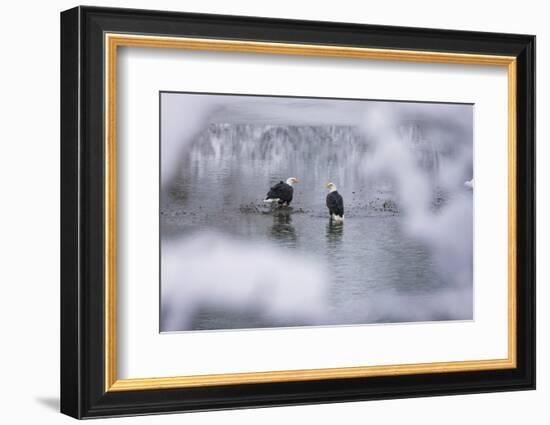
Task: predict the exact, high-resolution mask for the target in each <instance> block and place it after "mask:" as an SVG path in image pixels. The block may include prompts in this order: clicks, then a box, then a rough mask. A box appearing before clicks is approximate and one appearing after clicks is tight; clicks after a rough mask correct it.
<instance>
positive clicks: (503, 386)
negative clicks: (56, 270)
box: [61, 7, 535, 418]
mask: <svg viewBox="0 0 550 425" xmlns="http://www.w3.org/2000/svg"><path fill="white" fill-rule="evenodd" d="M534 70H535V37H534V36H531V35H518V34H495V33H479V32H465V31H450V30H435V29H419V28H403V27H391V26H370V25H357V24H344V23H330V22H313V21H295V20H281V19H265V18H252V17H239V16H221V15H202V14H187V13H175V12H161V11H144V10H130V9H109V8H95V7H77V8H74V9H71V10H68V11H65V12H63V13H62V14H61V116H62V122H61V164H62V169H61V193H62V205H61V211H62V217H61V221H62V230H61V249H62V252H61V254H62V273H61V274H62V276H61V411H62V412H63V413H65V414H68V415H70V416H73V417H76V418H91V417H104V416H121V415H137V414H148V413H163V412H178V411H179V412H187V411H198V410H214V409H231V408H242V407H259V406H275V405H294V404H308V403H328V402H339V401H353V400H370V399H384V398H399V397H416V396H433V395H450V394H464V393H479V392H489V391H511V390H525V389H534V388H535V134H534V129H535V126H534V122H535V75H534V74H535V71H534Z"/></svg>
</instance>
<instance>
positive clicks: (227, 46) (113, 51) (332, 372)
mask: <svg viewBox="0 0 550 425" xmlns="http://www.w3.org/2000/svg"><path fill="white" fill-rule="evenodd" d="M104 42H105V88H104V89H105V135H104V136H105V140H104V143H105V188H104V189H105V235H104V236H105V276H104V278H105V283H104V284H105V376H104V378H105V391H132V390H149V389H161V388H162V389H166V388H182V387H200V386H213V385H236V384H252V383H268V382H285V381H308V380H320V379H336V378H356V377H374V376H389V375H410V374H416V373H447V372H459V371H481V370H495V369H510V368H515V367H516V326H517V323H516V285H517V282H516V252H517V234H516V202H517V196H516V84H517V76H516V58H515V57H513V56H493V55H478V54H462V53H445V52H424V51H411V50H393V49H370V48H358V47H340V46H327V45H308V44H287V43H267V42H256V41H235V40H216V39H200V38H179V37H160V36H148V35H128V34H115V33H106V34H105V40H104ZM119 46H133V47H150V48H170V49H190V50H210V51H229V52H248V53H263V54H281V55H302V56H325V57H341V58H355V59H376V60H398V61H408V62H435V63H451V64H469V65H494V66H504V67H507V72H508V357H507V358H505V359H495V360H469V361H454V362H435V363H418V364H398V365H381V366H361V367H342V368H326V369H303V370H284V371H268V372H246V373H229V374H214V375H192V376H175V377H163V378H158V377H152V378H138V379H135V378H132V379H118V378H117V371H116V364H117V350H116V347H117V324H116V305H117V304H116V277H117V271H116V265H117V255H116V249H117V242H116V234H117V229H116V225H117V224H116V211H117V204H116V199H117V196H116V188H117V181H116V164H117V157H116V143H117V142H116V136H117V132H116V123H117V110H116V106H117V48H118V47H119Z"/></svg>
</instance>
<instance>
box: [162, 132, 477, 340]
mask: <svg viewBox="0 0 550 425" xmlns="http://www.w3.org/2000/svg"><path fill="white" fill-rule="evenodd" d="M407 131H408V132H409V133H410V134H413V137H416V138H417V139H418V140H420V142H419V143H416V145H415V146H413V148H414V149H416V154H415V155H416V158H417V161H418V163H419V164H420V165H419V166H420V167H422V168H423V169H425V170H426V173H427V175H431V174H430V173H434V172H437V169H438V167H439V166H440V164H439V161H440V155H442V154H441V152H440V150H438V149H437V148H434V147H433V146H432V145H431V144H430V143H428V142H426V140H424V139H423V138H422V137H420V136H418V135H416V136H415V135H414V133H415V132H419V131H420V130H419V128H418V126H416V125H412V126H409V128H408V129H407ZM418 140H417V141H418ZM419 144H420V146H418V145H419ZM370 149H371V147H370V146H369V142H368V140H366V139H365V138H364V137H363V136H362V135H361V134H360V133H359V132H358V131H357V130H356V129H355V128H353V127H349V126H328V127H319V126H317V127H296V126H290V127H288V126H287V127H285V126H243V125H211V126H210V127H209V128H208V129H206V130H205V131H204V132H203V133H202V134H201V135H200V136H199V137H197V139H196V141H195V142H194V144H193V145H192V146H191V147H190V149H189V151H188V152H187V154H186V156H185V158H184V160H183V161H182V163H181V168H180V172H179V173H178V176H177V178H176V179H175V180H174V182H173V183H172V184H171V186H170V188H169V190H168V191H167V193H166V194H164V196H163V199H162V202H161V237H162V246H163V248H162V249H163V252H169V251H170V250H174V249H175V248H173V247H172V245H171V244H170V242H171V241H174V240H183V241H190V240H193V238H197V237H200V235H203V234H214V235H222V237H223V238H225V239H227V240H230V241H237V242H240V243H243V244H250V243H253V244H256V246H262V245H265V246H268V247H270V248H274V249H275V251H278V252H280V253H282V254H284V255H287V256H291V257H294V258H296V259H298V260H299V259H300V258H307V259H308V260H312V261H313V262H314V263H315V264H318V265H319V267H320V268H321V269H322V270H323V273H324V274H325V275H326V276H327V285H326V288H324V290H323V294H322V302H321V304H322V305H321V307H320V309H321V314H317V315H315V316H314V317H300V316H299V315H293V314H287V315H285V314H273V315H270V314H265V312H264V311H262V307H261V305H260V304H258V303H255V302H254V297H251V296H250V295H249V294H248V293H247V295H246V297H245V300H244V301H243V302H227V303H224V302H223V300H209V299H208V294H206V295H205V296H203V297H202V298H201V301H200V302H196V303H194V305H192V306H189V305H186V306H183V305H182V306H181V308H190V309H192V314H191V317H190V319H189V321H188V322H186V323H185V324H181V325H180V326H179V327H177V326H176V328H174V326H172V327H171V328H170V329H169V330H190V329H193V330H206V329H234V328H257V327H272V326H308V325H341V324H359V323H373V322H377V323H378V322H392V321H394V322H402V321H416V320H445V319H470V318H471V285H470V286H467V287H466V289H464V288H461V292H460V294H461V295H460V297H462V298H465V300H466V301H464V299H462V298H460V299H456V300H455V301H454V304H457V303H463V304H464V306H462V307H461V308H458V309H456V308H447V307H445V306H443V303H448V298H449V296H448V295H447V294H448V293H449V290H450V289H455V288H451V283H450V282H449V276H445V274H444V273H442V270H441V268H439V267H438V264H436V259H435V258H434V250H433V247H430V245H429V244H427V243H426V242H424V241H422V240H420V239H419V238H414V237H411V236H410V235H409V234H408V233H407V232H406V231H404V228H405V226H404V223H403V220H404V217H403V211H401V210H400V208H399V205H398V204H399V203H398V202H396V196H395V193H394V188H393V187H392V185H391V184H388V182H387V181H385V180H384V179H378V180H376V181H372V180H370V179H369V178H368V176H367V177H365V176H363V175H362V173H361V168H360V167H361V165H362V164H363V163H364V162H365V161H368V157H369V155H370ZM291 176H295V177H298V178H299V179H300V184H298V185H297V186H296V187H295V191H294V200H293V202H292V205H291V207H290V208H276V209H272V208H270V207H269V206H267V205H265V204H263V203H262V199H263V197H264V196H265V194H266V192H267V191H268V190H269V187H270V186H271V185H273V184H275V183H277V182H278V181H279V180H286V178H288V177H291ZM328 181H333V182H334V183H336V185H337V186H338V188H339V192H340V193H341V194H342V195H343V197H344V201H345V208H346V214H345V216H346V217H345V223H344V224H342V225H339V224H332V223H331V222H330V221H329V219H328V212H327V210H326V206H325V197H326V194H327V191H326V189H325V188H324V186H325V184H326V183H327V182H328ZM435 193H436V192H435V191H434V199H433V208H434V211H436V213H437V208H444V206H445V202H447V201H446V196H445V195H436V194H435ZM439 204H441V205H439ZM171 253H173V252H171ZM232 255H233V253H232V252H227V258H228V259H229V260H230V259H231V256H232ZM281 258H287V257H285V256H283V257H281ZM181 261H182V264H184V263H185V261H186V254H185V252H184V251H182V253H181ZM255 261H256V260H255V258H253V257H252V258H250V265H249V266H250V269H251V270H252V269H254V268H255V267H256V263H255ZM258 261H259V260H258ZM287 264H288V263H286V262H285V261H284V260H281V261H280V262H277V263H275V264H270V266H269V267H270V269H267V270H266V271H265V272H264V274H265V277H261V278H259V279H260V280H266V281H269V280H270V279H271V276H270V274H271V273H270V270H272V271H273V275H275V274H276V275H277V279H287V281H288V282H287V283H288V285H287V286H285V289H284V291H285V292H284V296H286V297H287V299H288V300H289V301H290V300H292V301H296V300H295V299H294V300H293V297H303V296H304V295H303V291H301V288H300V285H301V282H300V281H299V280H296V276H295V270H294V268H293V267H290V266H288V265H287ZM203 266H204V267H208V264H205V265H203ZM186 267H187V266H186ZM186 267H183V270H182V271H181V273H182V275H181V283H179V284H180V285H188V286H191V287H192V286H193V285H199V283H197V282H198V281H194V278H193V276H195V274H194V273H196V272H197V271H196V270H195V268H196V267H195V266H188V267H187V268H186ZM212 267H216V265H215V264H212ZM190 268H193V270H194V271H193V272H192V273H191V272H189V269H190ZM243 273H245V274H246V270H245V271H244V272H243ZM186 276H187V280H186ZM232 285H239V279H238V276H237V277H236V276H230V277H229V278H228V281H227V288H224V289H226V290H227V294H230V293H231V286H232ZM464 294H465V295H464ZM228 298H231V296H230V295H228ZM299 302H301V303H305V304H307V303H308V299H307V298H304V299H300V300H299ZM315 302H316V303H319V301H318V300H317V299H316V301H315ZM452 304H453V301H451V305H452ZM455 307H456V305H455ZM170 308H171V309H172V310H170V311H172V312H173V311H174V309H175V308H176V309H177V308H178V307H177V306H176V307H174V306H173V305H172V306H171V307H170Z"/></svg>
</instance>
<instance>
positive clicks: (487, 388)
mask: <svg viewBox="0 0 550 425" xmlns="http://www.w3.org/2000/svg"><path fill="white" fill-rule="evenodd" d="M105 32H117V33H139V34H155V35H168V36H178V37H180V36H185V37H201V38H217V39H232V40H260V41H266V42H275V43H308V44H316V45H330V46H348V47H350V46H351V47H369V48H383V49H400V50H422V51H432V52H450V53H474V54H485V55H506V56H514V57H516V59H517V105H516V106H517V169H516V170H517V247H518V249H517V258H516V261H517V312H516V313H517V338H516V343H517V347H516V348H517V351H516V352H517V367H516V368H513V369H502V370H483V371H470V372H452V373H422V374H414V375H401V376H382V377H369V378H345V379H324V380H311V381H297V382H272V383H259V384H243V385H225V386H207V387H191V388H172V389H156V390H141V391H117V392H109V391H105V373H104V371H105V360H104V353H105V342H104V332H105V326H104V325H105V324H104V313H105V303H104V297H105V293H104V286H103V280H104V270H105V260H104V258H105V257H104V242H105V241H104V237H105V236H104V231H103V229H104V228H105V218H104V213H103V212H104V202H105V201H104V199H105V198H104V188H105V185H104V182H105V180H104V178H105V164H104V155H105V152H104V145H103V143H102V140H103V135H104V105H105V99H104V91H103V87H104V84H105V81H104V69H103V64H104V53H105V52H104V49H105V46H104V34H105ZM61 195H62V197H61V412H62V413H65V414H67V415H70V416H73V417H75V418H92V417H106V416H121V415H137V414H153V413H164V412H188V411H203V410H218V409H234V408H244V407H262V406H282V405H298V404H314V403H330V402H343V401H354V400H374V399H387V398H404V397H419V396H435V395H451V394H466V393H482V392H494V391H512V390H529V389H534V388H535V37H534V36H532V35H518V34H501V33H481V32H469V31H451V30H434V29H421V28H406V27H391V26H375V25H357V24H349V23H332V22H313V21H297V20H284V19H265V18H256V17H241V16H221V15H204V14H191V13H176V12H162V11H148V10H147V11H146V10H132V9H111V8H98V7H76V8H74V9H70V10H67V11H65V12H62V13H61Z"/></svg>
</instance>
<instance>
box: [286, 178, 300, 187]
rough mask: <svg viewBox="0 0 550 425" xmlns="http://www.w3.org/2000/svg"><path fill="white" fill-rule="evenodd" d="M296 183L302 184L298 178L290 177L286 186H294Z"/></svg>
mask: <svg viewBox="0 0 550 425" xmlns="http://www.w3.org/2000/svg"><path fill="white" fill-rule="evenodd" d="M296 183H300V180H298V179H297V178H296V177H289V178H288V179H286V184H288V185H290V186H294V185H295V184H296Z"/></svg>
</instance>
